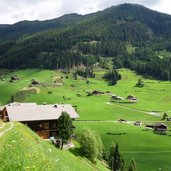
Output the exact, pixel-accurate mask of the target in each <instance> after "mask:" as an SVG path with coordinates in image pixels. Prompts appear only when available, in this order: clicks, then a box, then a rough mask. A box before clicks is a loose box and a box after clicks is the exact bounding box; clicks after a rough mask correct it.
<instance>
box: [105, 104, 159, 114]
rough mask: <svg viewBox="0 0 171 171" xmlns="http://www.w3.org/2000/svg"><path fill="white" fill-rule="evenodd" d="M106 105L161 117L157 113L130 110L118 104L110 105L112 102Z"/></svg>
mask: <svg viewBox="0 0 171 171" xmlns="http://www.w3.org/2000/svg"><path fill="white" fill-rule="evenodd" d="M106 104H108V105H112V106H116V107H120V108H123V109H127V110H132V111H135V112H140V113H145V114H149V115H153V116H158V117H160V115H159V114H158V113H155V112H145V111H142V110H137V109H132V108H129V107H124V106H120V105H116V104H113V103H110V102H106Z"/></svg>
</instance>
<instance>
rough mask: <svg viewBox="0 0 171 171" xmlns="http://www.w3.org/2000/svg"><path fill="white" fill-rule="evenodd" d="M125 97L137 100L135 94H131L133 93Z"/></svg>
mask: <svg viewBox="0 0 171 171" xmlns="http://www.w3.org/2000/svg"><path fill="white" fill-rule="evenodd" d="M126 99H128V100H137V98H136V97H135V96H133V95H129V96H127V98H126Z"/></svg>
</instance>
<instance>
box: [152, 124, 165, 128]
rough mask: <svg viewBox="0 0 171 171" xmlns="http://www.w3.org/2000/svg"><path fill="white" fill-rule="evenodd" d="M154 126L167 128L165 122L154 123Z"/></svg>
mask: <svg viewBox="0 0 171 171" xmlns="http://www.w3.org/2000/svg"><path fill="white" fill-rule="evenodd" d="M154 126H155V127H161V126H162V127H166V128H167V125H166V124H164V123H156V124H155V125H154Z"/></svg>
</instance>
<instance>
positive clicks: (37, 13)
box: [0, 0, 171, 24]
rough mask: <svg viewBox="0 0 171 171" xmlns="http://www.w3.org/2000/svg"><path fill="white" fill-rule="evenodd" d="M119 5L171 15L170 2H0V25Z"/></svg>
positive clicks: (14, 0)
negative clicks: (140, 6) (128, 5)
mask: <svg viewBox="0 0 171 171" xmlns="http://www.w3.org/2000/svg"><path fill="white" fill-rule="evenodd" d="M121 3H137V4H142V5H145V6H146V7H149V8H151V9H154V10H157V11H160V12H164V13H168V14H171V0H0V24H12V23H16V22H18V21H21V20H46V19H51V18H56V17H59V16H61V15H64V14H68V13H79V14H87V13H91V12H96V11H98V10H103V9H105V8H107V7H110V6H112V5H118V4H121Z"/></svg>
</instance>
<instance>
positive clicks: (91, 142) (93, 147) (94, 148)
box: [79, 129, 103, 163]
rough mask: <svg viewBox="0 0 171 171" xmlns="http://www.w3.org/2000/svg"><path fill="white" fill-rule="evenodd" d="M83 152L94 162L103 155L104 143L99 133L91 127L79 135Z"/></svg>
mask: <svg viewBox="0 0 171 171" xmlns="http://www.w3.org/2000/svg"><path fill="white" fill-rule="evenodd" d="M79 142H80V145H81V152H82V153H83V154H84V155H85V156H86V157H87V158H88V159H89V160H90V161H91V162H93V163H95V162H96V159H101V158H102V155H103V143H102V141H101V138H100V137H99V135H98V134H96V133H95V132H94V131H92V130H90V129H85V130H83V131H82V133H81V134H80V136H79Z"/></svg>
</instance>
